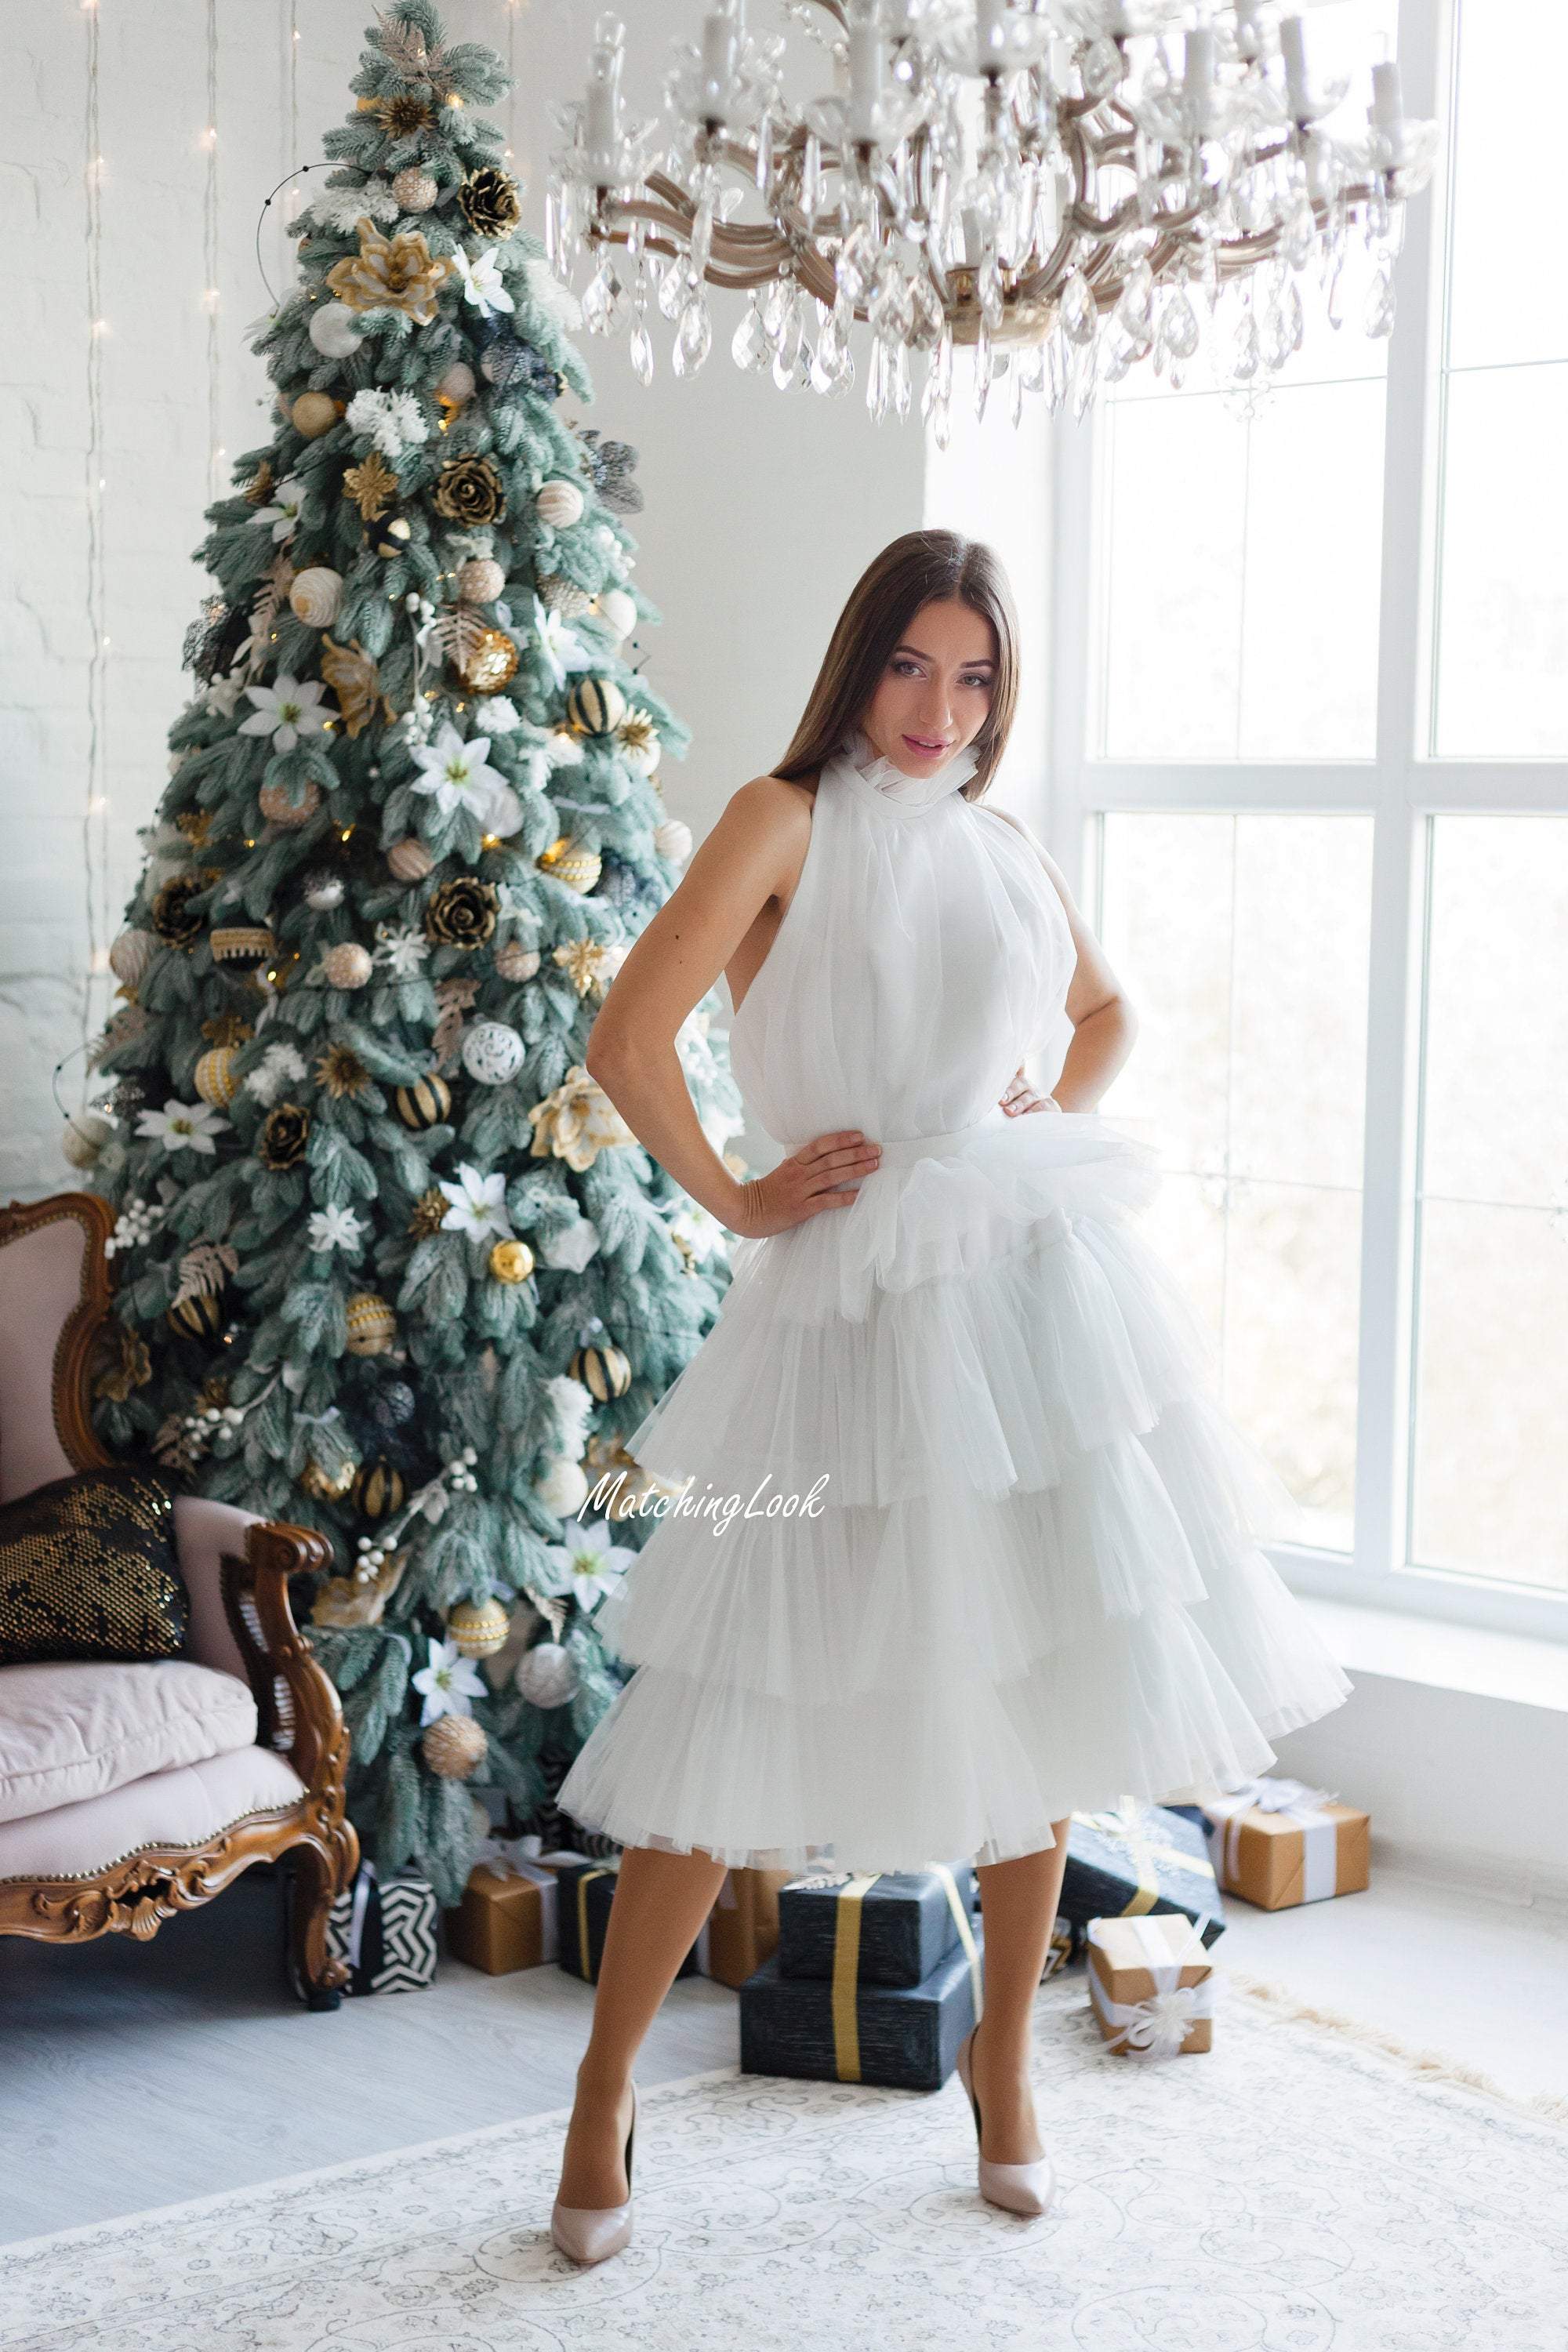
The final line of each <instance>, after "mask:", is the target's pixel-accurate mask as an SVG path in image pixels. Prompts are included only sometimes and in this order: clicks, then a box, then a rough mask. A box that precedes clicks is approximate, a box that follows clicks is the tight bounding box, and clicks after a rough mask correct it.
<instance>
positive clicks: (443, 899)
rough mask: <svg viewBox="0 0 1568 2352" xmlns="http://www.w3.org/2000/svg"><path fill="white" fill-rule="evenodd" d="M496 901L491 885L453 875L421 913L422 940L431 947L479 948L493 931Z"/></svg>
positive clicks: (497, 912) (473, 877)
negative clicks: (423, 920)
mask: <svg viewBox="0 0 1568 2352" xmlns="http://www.w3.org/2000/svg"><path fill="white" fill-rule="evenodd" d="M499 916H500V894H499V892H498V891H497V889H496V886H495V884H494V883H493V882H481V881H479V878H478V877H477V876H475V875H472V874H456V875H454V876H453V877H452V879H451V881H450V882H443V883H442V885H441V887H440V888H439V889H438V890H437V892H436V895H435V897H434V898H432V899H431V901H430V904H429V905H428V906H427V907H426V909H425V936H426V939H427V940H429V941H430V943H431V945H432V946H433V947H438V948H478V947H482V946H483V945H484V943H485V941H486V940H488V939H489V937H490V936H491V934H492V932H493V931H494V929H495V927H496V922H497V920H498V918H499Z"/></svg>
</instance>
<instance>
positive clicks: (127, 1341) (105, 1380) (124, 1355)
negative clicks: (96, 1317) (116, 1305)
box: [92, 1316, 153, 1404]
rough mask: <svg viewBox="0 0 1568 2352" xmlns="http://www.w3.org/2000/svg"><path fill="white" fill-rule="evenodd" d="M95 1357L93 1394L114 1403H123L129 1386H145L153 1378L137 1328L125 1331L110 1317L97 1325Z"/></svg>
mask: <svg viewBox="0 0 1568 2352" xmlns="http://www.w3.org/2000/svg"><path fill="white" fill-rule="evenodd" d="M95 1357H96V1360H97V1363H98V1370H97V1371H96V1372H95V1374H94V1378H93V1383H92V1386H93V1393H94V1395H95V1396H100V1397H108V1398H109V1399H110V1401H111V1402H113V1403H115V1404H123V1403H124V1402H125V1401H126V1399H127V1398H128V1397H129V1396H130V1394H131V1391H132V1389H142V1388H145V1387H146V1385H147V1383H148V1381H150V1380H151V1379H152V1377H153V1361H152V1358H151V1357H150V1356H149V1355H148V1353H147V1342H146V1341H145V1339H142V1335H141V1333H140V1332H139V1331H132V1330H129V1329H128V1328H126V1326H125V1325H124V1324H123V1323H121V1322H119V1321H117V1320H116V1319H115V1318H114V1317H113V1316H110V1318H109V1319H108V1320H107V1321H106V1322H105V1323H103V1324H101V1325H100V1328H99V1336H98V1339H97V1342H96V1346H95Z"/></svg>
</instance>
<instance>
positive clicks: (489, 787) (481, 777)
mask: <svg viewBox="0 0 1568 2352" xmlns="http://www.w3.org/2000/svg"><path fill="white" fill-rule="evenodd" d="M489 748H490V739H489V736H488V735H472V736H470V737H469V738H468V741H467V742H466V743H465V742H464V740H463V739H462V737H461V736H460V735H459V734H458V730H457V729H456V728H455V727H454V726H453V724H452V722H451V720H450V719H446V720H445V721H444V722H443V724H442V727H441V730H440V732H439V734H438V735H437V737H436V739H435V740H434V742H431V743H418V744H415V745H413V746H411V756H412V758H413V760H414V761H415V764H416V767H417V768H418V770H419V773H418V775H416V777H415V778H414V779H413V782H412V787H411V788H412V790H413V791H415V792H416V793H430V795H431V796H432V798H433V799H434V800H435V803H436V805H437V808H438V809H439V810H440V812H441V814H442V815H443V816H447V815H448V814H450V813H451V811H452V810H453V809H456V808H465V809H468V811H469V812H470V814H472V815H474V816H477V817H478V818H479V823H480V824H482V825H483V826H484V827H485V829H486V831H487V832H489V833H499V834H500V835H501V836H502V838H503V839H504V838H505V837H506V836H507V835H510V834H513V833H516V831H517V830H518V828H519V826H520V825H521V823H522V803H521V802H520V800H519V799H518V797H517V794H516V793H514V792H513V791H512V788H511V786H510V784H509V783H508V782H507V780H506V778H505V777H504V776H503V775H502V774H501V772H500V769H499V768H492V767H491V766H490V765H489V761H487V759H486V757H485V754H486V753H487V752H488V751H489Z"/></svg>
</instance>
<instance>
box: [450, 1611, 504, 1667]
mask: <svg viewBox="0 0 1568 2352" xmlns="http://www.w3.org/2000/svg"><path fill="white" fill-rule="evenodd" d="M510 1623H511V1620H510V1617H509V1616H508V1614H507V1612H506V1611H505V1610H504V1609H503V1608H502V1606H501V1604H500V1601H493V1600H492V1601H458V1604H457V1607H456V1608H455V1609H448V1610H447V1634H448V1636H449V1637H450V1639H451V1640H452V1642H453V1643H455V1644H456V1646H457V1652H458V1656H459V1657H460V1658H489V1657H493V1656H494V1654H495V1653H496V1652H497V1651H498V1650H499V1649H501V1648H503V1647H504V1646H505V1643H506V1637H507V1633H508V1630H509V1628H510Z"/></svg>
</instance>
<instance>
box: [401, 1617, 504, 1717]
mask: <svg viewBox="0 0 1568 2352" xmlns="http://www.w3.org/2000/svg"><path fill="white" fill-rule="evenodd" d="M408 1679H409V1681H410V1682H411V1683H412V1684H413V1685H414V1687H415V1689H416V1691H419V1692H421V1693H422V1694H423V1696H424V1700H425V1705H424V1706H423V1708H422V1709H421V1711H420V1716H419V1720H420V1722H421V1723H434V1722H435V1720H436V1718H437V1716H438V1715H472V1713H473V1711H474V1706H473V1702H474V1701H475V1699H477V1698H488V1697H489V1692H488V1690H487V1689H486V1687H485V1683H484V1677H483V1676H482V1675H481V1674H480V1673H479V1668H478V1666H476V1665H475V1664H474V1662H473V1660H472V1659H471V1658H465V1657H464V1656H463V1655H462V1654H461V1653H460V1652H459V1650H458V1645H457V1643H456V1642H441V1641H437V1638H436V1636H435V1634H434V1633H432V1634H431V1635H430V1663H429V1664H428V1665H426V1666H421V1667H420V1669H419V1671H418V1673H417V1674H416V1675H409V1677H408Z"/></svg>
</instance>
